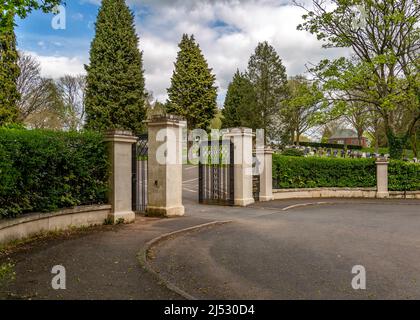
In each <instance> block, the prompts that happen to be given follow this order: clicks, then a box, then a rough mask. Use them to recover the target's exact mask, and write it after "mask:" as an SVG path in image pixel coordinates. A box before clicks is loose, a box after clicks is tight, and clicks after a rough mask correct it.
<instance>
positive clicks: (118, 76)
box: [86, 0, 146, 133]
mask: <svg viewBox="0 0 420 320" xmlns="http://www.w3.org/2000/svg"><path fill="white" fill-rule="evenodd" d="M138 43H139V39H138V37H137V35H136V32H135V26H134V15H133V13H132V12H131V11H130V9H129V8H128V7H127V5H126V4H125V1H124V0H103V1H102V6H101V8H100V10H99V14H98V18H97V21H96V34H95V38H94V40H93V42H92V45H91V49H90V65H89V66H86V71H87V79H86V85H87V87H86V127H87V128H89V129H94V130H100V131H103V130H107V129H126V130H127V129H128V130H132V131H133V132H135V133H140V132H141V131H142V130H143V127H144V126H143V123H142V121H143V120H144V119H145V115H146V108H145V88H144V75H143V72H144V71H143V58H142V53H141V52H140V51H139V49H138Z"/></svg>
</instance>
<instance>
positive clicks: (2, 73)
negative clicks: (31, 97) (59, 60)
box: [0, 11, 20, 125]
mask: <svg viewBox="0 0 420 320" xmlns="http://www.w3.org/2000/svg"><path fill="white" fill-rule="evenodd" d="M0 30H1V32H0V125H2V124H7V123H13V122H15V121H16V120H17V118H18V108H17V103H18V101H19V99H20V95H19V92H18V89H17V79H18V78H19V74H20V70H19V66H18V60H19V55H18V52H17V49H16V36H15V32H14V13H13V11H8V12H7V13H5V15H2V16H1V21H0Z"/></svg>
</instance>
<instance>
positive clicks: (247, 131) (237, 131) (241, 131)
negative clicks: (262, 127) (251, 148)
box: [225, 127, 254, 136]
mask: <svg viewBox="0 0 420 320" xmlns="http://www.w3.org/2000/svg"><path fill="white" fill-rule="evenodd" d="M225 135H227V136H235V135H252V136H253V135H254V134H253V133H252V129H251V128H246V127H239V128H229V129H228V132H226V133H225Z"/></svg>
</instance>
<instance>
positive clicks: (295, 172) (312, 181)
mask: <svg viewBox="0 0 420 320" xmlns="http://www.w3.org/2000/svg"><path fill="white" fill-rule="evenodd" d="M375 186H376V164H375V160H374V159H348V158H347V159H343V158H316V157H307V158H304V157H289V156H283V155H279V154H274V155H273V188H279V189H289V188H321V187H347V188H368V187H375ZM388 189H389V190H390V191H405V190H407V191H417V190H420V164H418V163H412V162H404V161H397V160H391V161H390V164H389V168H388Z"/></svg>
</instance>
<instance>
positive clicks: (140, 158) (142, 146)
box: [132, 134, 149, 213]
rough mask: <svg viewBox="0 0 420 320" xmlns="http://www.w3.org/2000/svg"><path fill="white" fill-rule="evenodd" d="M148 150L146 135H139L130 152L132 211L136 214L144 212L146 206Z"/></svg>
mask: <svg viewBox="0 0 420 320" xmlns="http://www.w3.org/2000/svg"><path fill="white" fill-rule="evenodd" d="M148 149H149V147H148V135H147V134H143V135H140V136H139V140H138V141H137V143H136V144H134V145H133V152H132V155H133V161H132V172H133V177H132V194H133V196H132V199H133V211H134V212H137V213H142V212H145V211H146V206H147V174H148V166H147V159H148Z"/></svg>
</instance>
